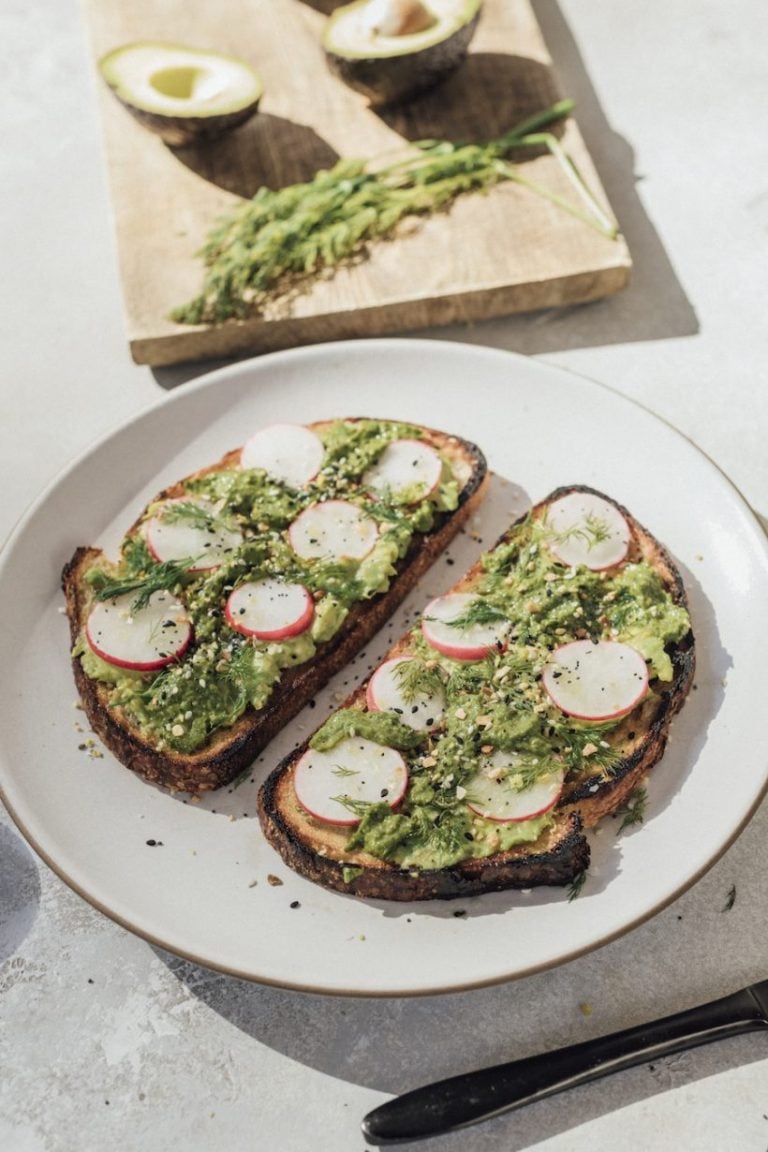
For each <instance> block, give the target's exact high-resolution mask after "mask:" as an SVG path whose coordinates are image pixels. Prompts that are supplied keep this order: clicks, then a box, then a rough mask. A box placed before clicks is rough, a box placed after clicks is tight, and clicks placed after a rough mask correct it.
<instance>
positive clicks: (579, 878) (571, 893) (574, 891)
mask: <svg viewBox="0 0 768 1152" xmlns="http://www.w3.org/2000/svg"><path fill="white" fill-rule="evenodd" d="M586 880H587V870H586V868H585V869H584V870H583V871H582V872H579V873H577V874H576V876H574V878H573V880H572V881H571V883H570V884H569V885H568V903H569V904H570V903H571V901H572V900H576V899H578V897H579V896H580V895H581V890H582V888H583V887H584V885H585V883H586Z"/></svg>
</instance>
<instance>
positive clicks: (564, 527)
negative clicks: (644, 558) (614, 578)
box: [545, 492, 631, 572]
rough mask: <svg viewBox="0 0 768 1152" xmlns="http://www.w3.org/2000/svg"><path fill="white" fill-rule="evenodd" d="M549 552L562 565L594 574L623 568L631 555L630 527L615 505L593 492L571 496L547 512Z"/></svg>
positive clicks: (575, 493) (557, 502)
mask: <svg viewBox="0 0 768 1152" xmlns="http://www.w3.org/2000/svg"><path fill="white" fill-rule="evenodd" d="M545 523H546V527H547V528H548V529H549V531H550V532H551V533H552V539H550V540H549V541H548V542H547V543H548V547H549V550H550V552H551V553H552V555H553V556H555V557H556V559H558V560H560V561H561V563H563V564H567V565H569V567H573V568H575V567H576V566H577V565H578V564H583V565H584V566H585V567H586V568H591V569H592V571H593V572H601V571H602V570H603V569H604V568H612V567H613V565H614V564H620V563H621V561H622V560H623V559H624V558H625V556H626V555H627V552H628V551H629V541H630V537H631V532H630V528H629V524H628V523H627V521H626V520H625V518H624V517H623V516H622V514H621V512H619V510H618V508H616V507H615V506H614V505H613V504H610V503H609V502H608V501H607V500H604V499H603V498H602V496H595V495H593V494H592V493H591V492H569V493H568V495H567V496H561V497H560V499H559V500H555V501H554V503H553V504H551V505H550V507H549V509H548V510H547V517H546V522H545Z"/></svg>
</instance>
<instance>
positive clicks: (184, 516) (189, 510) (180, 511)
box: [161, 500, 237, 532]
mask: <svg viewBox="0 0 768 1152" xmlns="http://www.w3.org/2000/svg"><path fill="white" fill-rule="evenodd" d="M161 516H162V518H163V520H165V521H167V522H168V523H169V524H179V523H184V524H188V525H189V526H190V527H191V528H199V529H200V530H201V531H203V532H208V531H220V532H234V531H237V525H236V523H235V522H234V520H233V518H232V517H231V516H226V515H222V514H221V513H220V512H215V511H213V510H211V509H208V508H203V507H202V506H201V505H200V504H195V503H194V502H193V501H191V500H175V501H173V503H169V504H166V506H165V507H164V508H163V510H162V512H161Z"/></svg>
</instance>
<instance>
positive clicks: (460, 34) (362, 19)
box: [323, 0, 482, 105]
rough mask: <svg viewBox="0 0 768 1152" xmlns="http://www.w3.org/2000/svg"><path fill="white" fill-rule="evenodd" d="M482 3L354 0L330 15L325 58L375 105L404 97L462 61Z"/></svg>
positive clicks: (478, 0) (464, 0)
mask: <svg viewBox="0 0 768 1152" xmlns="http://www.w3.org/2000/svg"><path fill="white" fill-rule="evenodd" d="M481 6H482V0H354V2H353V3H351V4H345V5H343V6H342V7H341V8H338V9H336V11H335V12H334V13H333V15H332V16H330V17H329V19H328V22H327V24H326V27H325V32H324V36H323V46H324V48H325V52H326V57H327V60H328V64H329V66H330V67H331V69H332V70H333V71H334V72H335V73H336V74H337V75H338V76H340V77H341V79H342V80H344V81H345V83H347V84H349V85H350V87H352V88H355V89H356V90H357V91H359V92H362V93H363V94H364V95H366V96H367V97H368V99H369V101H370V102H371V103H372V104H374V105H377V104H389V103H394V102H396V101H398V100H404V99H407V98H409V97H411V96H414V95H416V94H417V93H419V92H421V91H424V90H425V89H427V88H430V87H432V86H433V85H434V84H437V83H438V82H439V81H440V80H442V79H444V78H445V77H446V76H447V75H448V74H449V73H451V72H453V71H454V70H455V69H456V68H457V67H458V66H459V65H460V64H461V62H462V60H463V59H464V57H465V55H466V52H467V49H468V47H469V43H470V41H471V39H472V36H473V35H474V32H475V28H476V26H477V22H478V19H479V16H480V10H481ZM401 27H405V29H406V31H405V32H401V31H400V30H399V29H400V28H401ZM410 29H413V30H410Z"/></svg>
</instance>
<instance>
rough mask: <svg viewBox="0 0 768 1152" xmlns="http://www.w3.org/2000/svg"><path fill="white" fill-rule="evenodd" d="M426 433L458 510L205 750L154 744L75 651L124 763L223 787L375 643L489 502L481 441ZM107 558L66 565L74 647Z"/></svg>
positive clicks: (93, 554) (90, 708)
mask: <svg viewBox="0 0 768 1152" xmlns="http://www.w3.org/2000/svg"><path fill="white" fill-rule="evenodd" d="M353 419H354V420H355V421H356V420H361V419H364V418H363V417H355V418H353ZM325 423H329V422H322V423H321V424H318V423H315V424H311V425H308V427H311V428H313V429H318V428H320V427H322V426H323V424H325ZM420 431H421V432H422V434H423V435H424V437H425V439H427V441H428V442H429V443H431V444H433V445H434V446H435V447H436V448H438V449H439V450H440V451H441V452H442V453H444V454H445V455H446V456H447V457H448V458H449V459H450V460H451V461H452V462H453V463H454V464H455V465H456V466H460V467H461V470H462V472H463V474H464V475H463V478H464V480H465V482H464V484H463V486H462V488H461V490H460V494H459V502H458V507H457V509H456V510H455V511H454V512H449V513H445V512H443V513H439V515H438V517H437V518H436V522H435V526H434V527H433V528H432V529H431V531H430V532H428V533H424V534H415V535H414V537H413V539H412V541H411V544H410V547H409V549H408V552H407V553H406V555H405V556H404V557H403V558H402V559H401V560H400V561H399V563H398V564H397V573H396V575H395V576H394V577H393V579H392V581H391V583H390V586H389V588H388V590H387V591H386V592H385V593H381V594H379V595H377V596H374V597H373V598H371V599H370V600H365V601H362V602H358V603H357V604H356V605H354V606H353V607H352V609H351V610H350V612H349V615H348V616H347V619H346V620H345V622H344V624H343V626H342V628H341V629H340V630H339V632H337V633H336V635H335V636H334V637H332V638H331V640H329V641H327V642H326V643H324V644H323V645H322V647H321V648H320V649H319V651H318V653H317V654H316V655H315V656H314V657H313V658H312V659H311V660H309V661H307V662H306V663H305V664H302V665H298V666H297V667H296V668H291V669H288V670H286V671H285V672H284V674H283V676H282V678H281V680H280V682H279V684H278V685H277V686H276V688H275V691H274V692H273V693H272V695H271V697H270V699H269V701H268V702H267V705H266V706H265V707H264V708H261V709H258V710H256V709H253V708H249V709H248V710H247V711H246V712H245V713H244V714H243V715H242V716H241V717H240V718H239V719H238V720H237V721H236V722H235V724H233V725H232V726H231V727H229V728H225V729H219V730H218V731H216V732H214V733H213V734H212V736H211V738H210V740H209V741H208V743H207V744H206V745H205V746H204V747H203V748H201V749H200V750H199V751H197V752H193V753H180V752H176V751H174V750H173V749H169V748H165V749H163V750H158V749H157V748H155V747H153V745H152V743H151V742H150V741H149V740H147V738H146V737H145V736H144V735H143V734H142V733H141V731H140V730H139V729H138V728H137V726H136V725H135V724H134V723H132V721H131V719H130V717H129V716H128V715H127V714H126V713H125V712H124V710H123V709H121V708H119V707H112V706H110V688H109V685H106V684H103V683H101V682H99V681H96V680H92V679H91V678H90V677H89V676H87V675H86V673H85V672H84V671H83V668H82V665H81V663H80V659H79V657H77V656H73V658H72V669H73V673H74V678H75V682H76V685H77V688H78V691H79V693H80V699H81V702H82V705H83V708H84V710H85V713H86V715H87V717H88V720H89V722H90V724H91V727H92V728H93V730H94V732H96V734H97V735H98V736H99V737H100V739H101V740H102V741H103V742H104V744H105V745H106V746H107V748H109V750H110V751H111V752H112V753H113V754H114V755H115V756H116V757H117V759H118V760H120V761H121V763H123V764H125V765H126V767H128V768H130V769H131V770H132V771H134V772H136V773H137V774H138V775H139V776H142V777H143V778H144V779H146V780H148V781H150V782H151V783H153V784H157V785H160V786H162V787H164V788H168V789H170V790H171V791H179V792H189V793H192V794H197V793H201V792H206V791H210V790H212V789H215V788H220V787H222V786H223V785H224V784H227V783H229V782H230V781H232V780H233V779H234V778H235V777H236V776H238V775H239V773H240V772H242V771H244V770H245V769H246V768H247V767H248V766H249V765H250V764H251V763H252V762H253V760H254V759H255V758H256V756H257V755H258V754H259V753H260V752H261V751H262V750H263V749H264V748H265V747H266V745H267V744H268V743H269V742H270V741H271V740H272V739H274V737H275V736H276V735H277V734H278V732H280V731H281V730H282V729H283V728H284V727H285V726H286V724H287V723H288V722H289V721H290V720H291V719H292V718H293V717H294V716H295V715H296V714H297V713H298V712H300V711H301V709H302V708H303V707H304V706H305V704H307V703H308V701H309V700H311V699H312V697H313V696H314V695H315V694H316V693H317V692H318V691H319V690H320V689H321V688H322V687H323V685H324V684H325V683H327V681H328V680H329V679H330V678H331V676H333V675H334V674H335V673H336V672H338V671H339V670H340V669H341V668H343V667H344V666H345V665H346V664H347V663H349V661H350V660H351V658H352V657H353V656H354V655H355V654H356V653H357V652H358V651H359V650H360V649H361V648H362V647H364V646H365V644H367V643H368V641H369V640H370V639H371V638H372V637H373V636H374V635H375V633H376V632H377V631H378V630H379V628H381V627H382V625H383V624H384V623H385V621H386V620H387V619H388V618H389V617H390V616H391V615H392V613H393V612H394V611H395V609H396V608H397V607H398V605H399V604H400V603H401V602H402V601H403V600H404V599H405V597H406V596H407V595H408V593H409V592H410V591H411V589H412V588H413V587H414V585H415V584H416V583H417V582H418V580H419V579H420V578H421V577H422V576H423V574H424V573H425V572H426V571H427V570H428V569H429V568H430V567H431V565H432V564H433V563H434V562H435V561H436V560H437V558H438V557H439V556H440V554H441V553H442V552H443V551H444V549H445V548H446V547H447V546H448V544H449V543H450V542H451V540H452V539H453V538H454V536H455V535H456V534H457V533H458V532H459V530H460V529H461V527H462V526H463V524H464V523H465V522H466V521H467V519H468V518H469V517H470V515H471V514H472V512H473V511H474V509H475V508H476V507H477V505H478V504H479V503H480V501H481V500H482V498H483V496H484V494H485V489H486V487H487V484H488V471H487V465H486V461H485V457H484V455H483V453H482V452H481V450H480V449H479V448H478V447H477V445H475V444H473V443H471V442H470V441H468V440H463V439H461V438H460V437H457V436H449V435H447V434H445V433H443V432H438V431H436V430H433V429H428V428H421V429H420ZM238 454H239V449H237V450H233V451H232V452H228V453H227V454H226V455H225V456H224V457H222V459H221V460H220V461H219V462H218V463H217V464H214V465H211V466H209V467H207V468H204V469H201V470H199V471H198V472H195V473H194V474H193V476H194V478H197V477H199V476H204V475H207V474H210V473H211V472H213V471H216V470H217V469H223V468H227V467H232V466H233V465H234V464H235V462H236V460H237V458H238ZM192 478H193V477H192V476H190V477H186V479H185V480H181V481H179V482H178V483H176V484H173V485H171V486H170V487H168V488H166V489H164V490H163V491H162V492H161V493H160V494H159V495H158V497H156V499H169V498H172V497H173V496H176V495H179V493H180V492H182V491H183V488H184V484H185V483H186V482H188V481H189V480H190V479H192ZM140 522H141V518H139V519H138V520H137V521H136V522H135V523H134V525H133V526H132V528H131V529H129V533H130V532H132V531H135V530H136V529H137V527H138V524H139V523H140ZM102 559H103V554H102V553H101V552H100V551H99V550H98V549H96V548H90V547H80V548H78V549H77V550H76V551H75V553H74V555H73V556H72V558H71V560H70V561H69V562H68V563H67V564H66V565H65V566H64V569H63V572H62V578H61V582H62V588H63V591H64V596H65V604H66V612H67V616H68V618H69V626H70V637H71V641H72V644H73V645H74V644H75V642H76V640H77V638H78V636H79V635H80V633H81V630H82V628H83V625H84V622H85V620H86V618H87V613H88V609H89V605H90V594H89V591H88V585H87V583H86V582H85V580H84V576H85V573H86V571H87V570H88V569H89V568H90V567H92V566H93V565H95V564H98V563H99V562H100V561H101V560H102Z"/></svg>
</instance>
